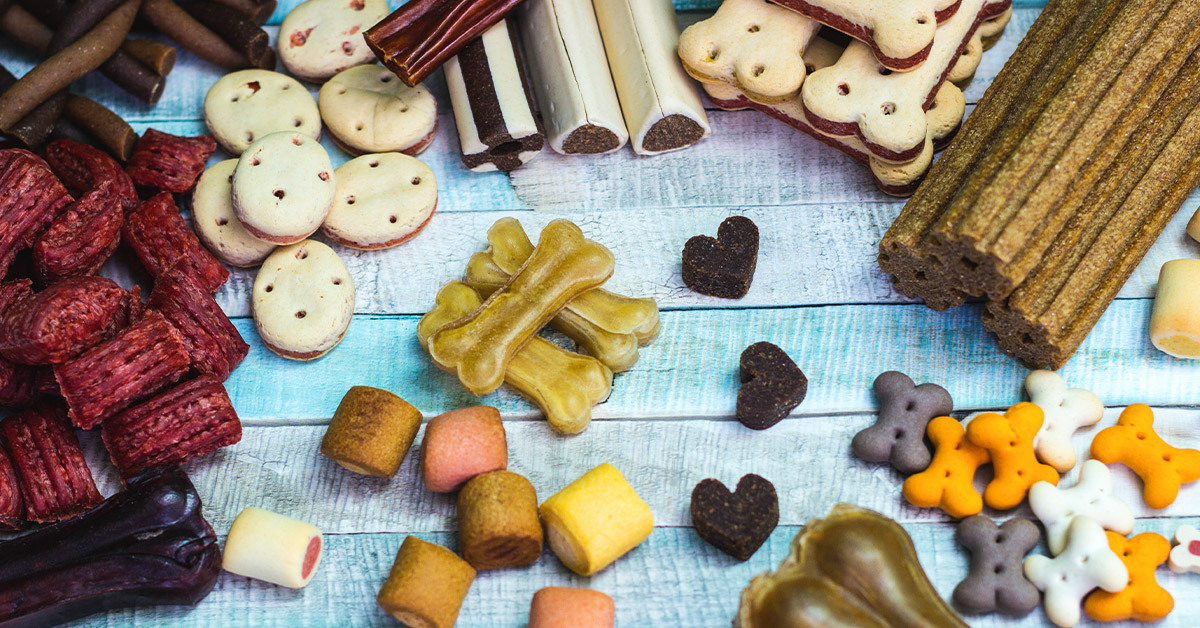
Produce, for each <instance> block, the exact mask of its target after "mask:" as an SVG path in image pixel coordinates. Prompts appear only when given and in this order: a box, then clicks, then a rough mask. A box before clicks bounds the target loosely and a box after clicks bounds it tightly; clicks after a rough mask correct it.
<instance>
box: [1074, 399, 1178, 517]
mask: <svg viewBox="0 0 1200 628" xmlns="http://www.w3.org/2000/svg"><path fill="white" fill-rule="evenodd" d="M1092 457H1093V458H1095V459H1096V460H1099V461H1100V462H1103V463H1104V464H1112V463H1114V462H1119V463H1121V464H1123V465H1125V466H1127V467H1129V468H1130V469H1132V470H1133V472H1134V473H1136V474H1137V475H1138V477H1140V478H1142V483H1143V484H1145V488H1144V489H1143V491H1142V496H1143V497H1144V498H1145V500H1146V505H1147V506H1149V507H1151V508H1166V507H1167V506H1170V505H1171V504H1172V503H1173V502H1174V501H1175V498H1176V497H1177V496H1179V487H1180V486H1181V485H1183V484H1187V483H1188V482H1195V481H1196V480H1197V479H1200V451H1196V450H1195V449H1178V448H1176V447H1172V446H1170V445H1168V444H1167V442H1166V441H1164V440H1163V439H1162V437H1160V436H1159V435H1158V434H1157V433H1155V432H1154V411H1153V410H1151V409H1150V407H1149V406H1147V405H1145V404H1141V403H1135V404H1133V405H1132V406H1129V407H1128V408H1125V411H1124V412H1122V413H1121V418H1120V419H1118V420H1117V424H1116V425H1114V426H1112V427H1110V428H1107V429H1104V430H1101V432H1100V433H1099V434H1097V435H1096V438H1095V439H1094V440H1092Z"/></svg>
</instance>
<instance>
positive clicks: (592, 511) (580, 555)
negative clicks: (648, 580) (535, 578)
mask: <svg viewBox="0 0 1200 628" xmlns="http://www.w3.org/2000/svg"><path fill="white" fill-rule="evenodd" d="M539 513H540V514H541V516H542V521H543V522H544V523H545V524H546V537H547V541H549V543H550V549H552V550H554V554H555V555H557V556H558V558H559V560H561V561H562V562H563V564H564V565H566V566H567V568H568V569H570V570H571V571H574V572H575V573H577V574H579V575H581V576H590V575H592V574H594V573H596V572H597V571H600V570H601V569H604V568H605V567H607V566H608V565H609V564H611V563H612V562H613V561H615V560H616V559H618V558H620V557H621V556H624V555H625V553H627V552H629V551H630V550H632V549H633V548H635V547H637V546H638V544H640V543H641V542H642V541H644V540H646V537H648V536H650V532H651V531H653V530H654V515H653V513H651V512H650V506H649V505H647V504H646V502H645V501H643V500H642V498H641V497H639V496H638V494H637V493H636V492H635V491H634V490H633V487H632V486H630V485H629V482H627V481H626V480H625V476H623V475H621V472H620V471H618V470H617V468H616V467H614V466H612V465H611V464H608V463H604V464H602V465H600V466H598V467H596V468H595V469H592V470H591V471H588V472H587V473H585V474H583V476H582V477H580V478H579V479H578V480H575V481H574V482H572V483H570V484H568V485H567V486H566V487H565V488H563V489H562V490H561V491H559V492H557V493H555V494H554V495H552V496H551V497H550V499H547V500H546V501H545V503H543V504H542V506H541V508H540V509H539Z"/></svg>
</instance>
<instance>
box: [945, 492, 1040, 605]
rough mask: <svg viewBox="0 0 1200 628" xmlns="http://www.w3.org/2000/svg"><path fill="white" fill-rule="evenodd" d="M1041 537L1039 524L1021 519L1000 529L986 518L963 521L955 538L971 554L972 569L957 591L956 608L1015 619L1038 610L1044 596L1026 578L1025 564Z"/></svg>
mask: <svg viewBox="0 0 1200 628" xmlns="http://www.w3.org/2000/svg"><path fill="white" fill-rule="evenodd" d="M1040 536H1041V532H1039V531H1038V527H1037V524H1035V523H1033V522H1032V521H1030V520H1028V519H1022V518H1020V517H1014V518H1012V519H1009V520H1008V521H1005V522H1004V523H1003V524H1001V525H999V526H997V525H996V523H995V522H994V521H992V520H991V519H989V518H987V517H985V516H983V515H974V516H972V517H967V518H966V519H963V520H962V522H961V523H959V524H958V529H957V530H955V532H954V538H955V539H956V540H957V541H958V543H959V544H960V545H962V546H963V547H965V548H967V550H968V551H969V552H971V569H970V571H969V572H968V573H967V577H966V579H965V580H963V581H962V582H960V583H959V584H958V586H957V587H955V588H954V598H953V599H954V604H955V606H957V607H959V608H960V609H962V610H963V611H965V612H968V613H976V614H979V613H994V612H1001V613H1004V614H1005V615H1011V616H1013V617H1023V616H1025V615H1028V614H1029V612H1030V611H1032V610H1033V609H1035V608H1037V606H1038V603H1039V602H1040V601H1041V595H1040V594H1039V593H1038V590H1037V587H1035V586H1033V583H1031V582H1029V581H1028V580H1026V579H1025V574H1024V571H1023V567H1022V562H1023V561H1024V559H1025V555H1026V554H1028V553H1029V551H1030V550H1032V549H1033V546H1035V545H1037V543H1038V538H1039V537H1040Z"/></svg>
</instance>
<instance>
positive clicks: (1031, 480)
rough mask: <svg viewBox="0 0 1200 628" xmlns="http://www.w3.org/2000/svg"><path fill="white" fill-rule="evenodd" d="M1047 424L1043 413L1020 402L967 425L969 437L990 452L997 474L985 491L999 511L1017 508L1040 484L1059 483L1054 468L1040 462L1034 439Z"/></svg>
mask: <svg viewBox="0 0 1200 628" xmlns="http://www.w3.org/2000/svg"><path fill="white" fill-rule="evenodd" d="M1042 422H1043V418H1042V410H1041V408H1039V407H1037V406H1036V405H1034V404H1032V403H1019V404H1017V405H1015V406H1013V407H1011V408H1009V409H1008V411H1007V412H1005V413H1004V414H1003V415H1000V414H996V413H995V412H985V413H983V414H980V415H978V416H976V417H974V418H972V419H971V420H970V422H969V423H968V424H967V438H968V439H969V440H970V441H971V443H972V444H974V445H976V446H978V447H982V448H984V449H986V450H988V453H989V454H991V458H992V468H993V470H994V471H995V473H994V477H993V478H992V481H991V482H988V485H987V488H985V489H984V491H983V501H984V502H986V503H987V505H988V506H991V507H992V508H995V509H997V510H1008V509H1009V508H1015V507H1017V506H1018V505H1020V503H1021V502H1022V501H1024V500H1025V495H1026V494H1027V493H1028V492H1029V487H1031V486H1033V485H1034V484H1036V483H1037V482H1048V483H1050V484H1058V472H1057V471H1055V470H1054V467H1051V466H1049V465H1045V464H1042V463H1040V462H1038V461H1037V456H1036V455H1035V454H1034V453H1033V439H1034V437H1035V436H1036V435H1037V432H1038V430H1039V429H1040V428H1041V426H1042Z"/></svg>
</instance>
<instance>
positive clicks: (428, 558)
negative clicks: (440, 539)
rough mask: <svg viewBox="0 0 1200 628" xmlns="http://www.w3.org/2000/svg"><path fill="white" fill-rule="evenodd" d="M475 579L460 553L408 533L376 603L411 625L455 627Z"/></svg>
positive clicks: (406, 624)
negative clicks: (459, 555) (459, 612)
mask: <svg viewBox="0 0 1200 628" xmlns="http://www.w3.org/2000/svg"><path fill="white" fill-rule="evenodd" d="M474 581H475V570H474V569H472V568H471V566H470V565H468V564H467V561H465V560H463V559H461V558H459V557H458V554H455V553H454V552H452V551H450V550H448V549H446V548H444V547H442V546H441V545H435V544H433V543H426V542H425V541H422V540H421V539H418V538H417V537H415V536H409V537H405V539H404V543H401V544H400V551H398V552H396V561H395V562H394V563H392V571H391V573H389V574H388V578H387V581H386V582H384V583H383V588H381V589H379V596H378V597H376V598H375V601H376V603H378V604H379V606H381V607H382V608H383V610H385V611H387V612H388V613H390V614H391V615H392V617H395V618H396V619H397V620H399V621H400V623H402V624H404V625H405V626H411V627H412V628H453V626H454V624H455V622H457V621H458V611H459V610H461V609H462V603H463V600H464V599H465V598H466V597H467V592H468V591H470V590H471V583H472V582H474Z"/></svg>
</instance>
